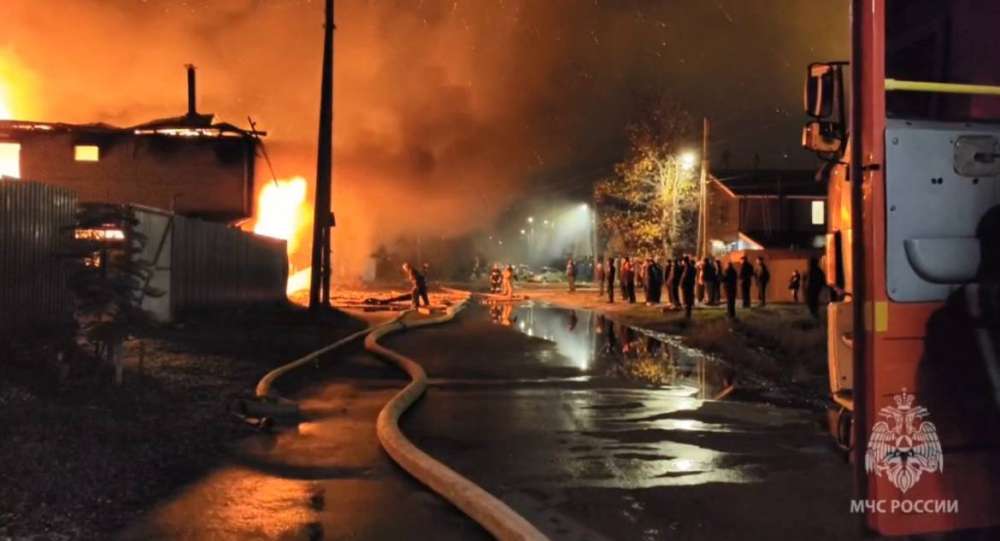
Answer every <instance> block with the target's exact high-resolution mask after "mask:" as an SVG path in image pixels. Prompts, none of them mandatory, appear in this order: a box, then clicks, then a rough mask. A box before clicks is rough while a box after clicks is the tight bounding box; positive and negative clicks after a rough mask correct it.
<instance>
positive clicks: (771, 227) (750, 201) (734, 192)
mask: <svg viewBox="0 0 1000 541" xmlns="http://www.w3.org/2000/svg"><path fill="white" fill-rule="evenodd" d="M826 208H827V205H826V185H825V184H824V183H821V182H818V181H817V180H816V172H815V171H795V170H792V171H773V170H754V171H717V172H714V173H713V175H712V176H711V177H710V180H709V183H708V227H707V230H708V239H709V243H710V248H711V251H712V253H713V255H715V256H716V257H719V258H721V259H723V260H724V261H733V262H734V263H738V262H739V260H740V259H741V258H742V257H744V256H745V257H747V259H749V260H750V262H751V263H756V259H757V257H763V258H764V259H765V261H766V262H767V265H768V267H769V268H770V272H771V282H770V284H769V285H768V288H767V289H768V299H770V300H772V301H777V302H788V301H791V300H792V296H791V293H790V292H789V290H788V280H789V278H790V277H791V275H792V271H793V270H798V271H799V272H800V273H803V274H804V273H805V271H806V269H807V267H808V261H809V258H810V257H813V256H815V257H821V256H822V255H823V249H824V246H825V244H826ZM754 291H755V292H754V298H755V299H756V295H757V294H756V285H755V286H754ZM802 299H803V297H802V295H801V293H800V295H799V302H802Z"/></svg>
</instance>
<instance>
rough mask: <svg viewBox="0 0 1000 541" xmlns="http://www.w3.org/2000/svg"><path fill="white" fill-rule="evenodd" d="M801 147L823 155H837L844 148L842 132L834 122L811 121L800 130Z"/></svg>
mask: <svg viewBox="0 0 1000 541" xmlns="http://www.w3.org/2000/svg"><path fill="white" fill-rule="evenodd" d="M802 147H803V148H805V149H807V150H811V151H813V152H818V153H823V154H839V153H840V151H841V149H843V147H844V139H843V135H842V130H841V129H840V127H839V126H837V124H836V123H835V122H828V121H823V120H813V121H811V122H809V123H808V124H806V125H805V127H804V128H802Z"/></svg>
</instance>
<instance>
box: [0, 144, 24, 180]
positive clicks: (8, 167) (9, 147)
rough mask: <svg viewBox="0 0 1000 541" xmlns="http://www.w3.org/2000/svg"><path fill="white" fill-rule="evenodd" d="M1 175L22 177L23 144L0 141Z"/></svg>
mask: <svg viewBox="0 0 1000 541" xmlns="http://www.w3.org/2000/svg"><path fill="white" fill-rule="evenodd" d="M0 177H15V178H20V177H21V145H20V144H19V143H0Z"/></svg>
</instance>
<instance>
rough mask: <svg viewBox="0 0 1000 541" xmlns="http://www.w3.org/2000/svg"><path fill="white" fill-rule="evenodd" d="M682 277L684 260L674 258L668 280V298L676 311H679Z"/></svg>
mask: <svg viewBox="0 0 1000 541" xmlns="http://www.w3.org/2000/svg"><path fill="white" fill-rule="evenodd" d="M683 276H684V260H682V259H681V258H680V257H675V258H674V273H673V276H671V278H670V296H671V297H672V299H671V300H672V302H673V304H674V306H676V307H677V309H678V310H680V309H681V305H682V303H681V278H682V277H683Z"/></svg>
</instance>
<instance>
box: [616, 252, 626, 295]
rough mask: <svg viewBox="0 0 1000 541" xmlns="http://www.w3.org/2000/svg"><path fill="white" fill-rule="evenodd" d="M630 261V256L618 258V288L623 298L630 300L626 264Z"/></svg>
mask: <svg viewBox="0 0 1000 541" xmlns="http://www.w3.org/2000/svg"><path fill="white" fill-rule="evenodd" d="M627 263H628V257H620V258H618V290H619V292H620V293H621V294H622V300H623V301H626V302H628V281H627V277H626V276H625V274H626V272H625V271H626V270H627V269H626V268H625V266H626V264H627Z"/></svg>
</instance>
